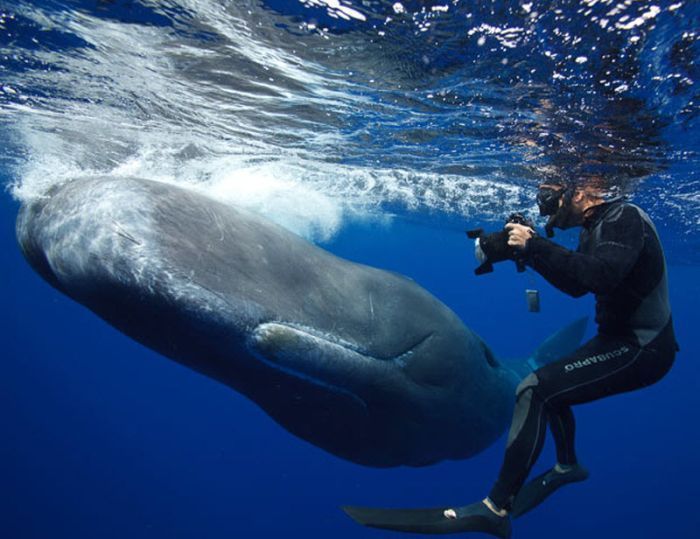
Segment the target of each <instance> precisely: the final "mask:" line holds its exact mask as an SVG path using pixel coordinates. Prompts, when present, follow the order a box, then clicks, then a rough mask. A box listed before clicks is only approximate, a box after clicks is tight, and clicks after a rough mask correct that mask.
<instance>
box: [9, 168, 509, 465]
mask: <svg viewBox="0 0 700 539" xmlns="http://www.w3.org/2000/svg"><path fill="white" fill-rule="evenodd" d="M17 238H18V241H19V243H20V246H21V248H22V251H23V253H24V255H25V257H26V259H27V260H28V261H29V263H30V264H31V266H32V267H33V268H34V269H35V270H36V271H37V272H38V273H39V274H40V275H41V276H42V277H43V278H44V279H45V280H46V281H48V282H49V283H50V284H51V285H52V286H54V287H55V288H57V289H58V290H60V291H61V292H63V293H65V294H66V295H68V296H69V297H71V298H72V299H74V300H75V301H77V302H79V303H81V304H83V305H84V306H86V307H87V308H88V309H90V310H92V311H93V312H94V313H96V314H97V315H98V316H100V317H101V318H103V319H104V320H106V321H107V322H108V323H109V324H111V325H112V326H114V327H116V328H118V329H119V330H120V331H122V332H123V333H124V334H126V335H128V336H129V337H131V338H133V339H135V340H137V341H139V342H140V343H142V344H144V345H146V346H148V347H149V348H151V349H153V350H155V351H157V352H159V353H160V354H162V355H164V356H167V357H168V358H171V359H173V360H175V361H177V362H178V363H181V364H183V365H186V366H187V367H189V368H191V369H194V370H195V371H198V372H200V373H203V374H204V375H206V376H208V377H211V378H213V379H215V380H218V381H219V382H222V383H224V384H226V385H227V386H230V387H231V388H233V389H235V390H236V391H239V392H240V393H242V394H244V395H246V396H247V397H248V398H250V399H251V400H253V401H254V402H255V403H257V404H258V405H259V406H260V407H261V408H262V409H263V410H265V412H267V414H269V415H270V416H271V417H272V418H273V419H274V420H275V421H277V422H278V423H279V424H280V425H282V426H283V427H284V428H286V429H287V430H288V431H290V432H292V433H293V434H295V435H297V436H299V437H301V438H303V439H304V440H307V441H308V442H310V443H312V444H314V445H316V446H318V447H320V448H323V449H325V450H326V451H329V452H330V453H333V454H335V455H337V456H339V457H341V458H344V459H347V460H350V461H353V462H356V463H359V464H364V465H368V466H377V467H389V466H398V465H410V466H422V465H427V464H431V463H434V462H437V461H440V460H443V459H463V458H468V457H470V456H473V455H474V454H476V453H478V452H479V451H481V450H483V449H484V448H486V447H487V446H489V445H490V444H491V443H493V442H494V441H495V440H496V439H497V438H498V437H499V436H500V435H501V433H502V432H503V431H504V429H505V427H506V426H507V424H508V423H509V421H510V417H511V413H512V407H513V402H514V396H513V395H514V388H515V386H516V384H517V383H518V379H519V377H518V376H517V375H516V374H515V373H514V372H513V371H512V370H511V369H510V368H507V367H506V366H504V365H502V364H500V363H499V362H498V361H497V360H496V359H495V358H494V356H493V354H492V353H491V351H490V350H489V348H488V347H487V346H486V345H485V344H484V342H483V341H482V340H481V339H480V338H479V337H478V336H477V335H475V334H474V333H473V332H472V331H470V330H469V329H468V328H467V327H466V326H465V325H464V324H463V323H462V322H461V320H460V319H459V318H458V317H457V316H456V315H455V314H454V313H453V312H452V311H451V310H450V309H449V308H448V307H446V306H445V305H444V304H443V303H441V302H440V301H439V300H438V299H436V298H435V297H433V296H432V295H431V294H430V293H429V292H427V291H426V290H425V289H423V288H422V287H420V286H419V285H418V284H416V283H415V282H414V281H412V280H410V279H408V278H405V277H402V276H400V275H397V274H395V273H393V272H388V271H383V270H380V269H377V268H373V267H369V266H365V265H361V264H356V263H353V262H350V261H348V260H344V259H342V258H339V257H336V256H334V255H332V254H331V253H329V252H327V251H325V250H323V249H320V248H318V247H316V246H314V245H313V244H311V243H309V242H307V241H306V240H304V239H302V238H300V237H298V236H296V235H294V234H293V233H291V232H289V231H287V230H286V229H284V228H282V227H280V226H278V225H276V224H274V223H272V222H270V221H269V220H267V219H265V218H263V217H261V216H259V215H257V214H255V213H252V212H249V211H246V210H244V209H241V208H237V207H232V206H229V205H226V204H223V203H220V202H217V201H215V200H213V199H210V198H208V197H207V196H205V195H203V194H200V193H197V192H195V191H192V190H187V189H183V188H181V187H176V186H173V185H170V184H165V183H159V182H154V181H150V180H144V179H137V178H114V177H96V178H87V179H78V180H74V181H70V182H67V183H65V184H63V185H62V186H59V187H54V188H53V189H52V190H51V191H50V192H49V193H48V194H47V195H46V196H44V197H41V198H37V199H34V200H32V201H29V202H26V203H25V204H23V206H22V207H21V208H20V211H19V214H18V218H17Z"/></svg>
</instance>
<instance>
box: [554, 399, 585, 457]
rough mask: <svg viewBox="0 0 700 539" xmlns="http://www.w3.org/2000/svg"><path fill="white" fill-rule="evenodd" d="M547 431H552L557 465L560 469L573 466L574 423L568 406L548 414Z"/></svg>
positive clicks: (574, 454) (574, 455) (572, 414)
mask: <svg viewBox="0 0 700 539" xmlns="http://www.w3.org/2000/svg"><path fill="white" fill-rule="evenodd" d="M549 429H550V430H551V431H552V437H553V438H554V445H555V447H556V449H557V463H558V464H559V465H560V467H562V468H564V467H570V466H573V465H575V464H576V463H577V462H578V461H577V460H576V450H575V448H574V439H575V434H576V421H575V419H574V413H573V412H572V411H571V407H570V406H562V407H561V408H558V409H556V410H551V409H550V412H549Z"/></svg>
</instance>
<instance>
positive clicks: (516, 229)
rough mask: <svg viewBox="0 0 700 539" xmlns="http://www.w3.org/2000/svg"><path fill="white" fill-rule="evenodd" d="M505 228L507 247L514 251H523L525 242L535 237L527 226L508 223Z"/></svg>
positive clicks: (533, 232)
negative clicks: (513, 248) (514, 249)
mask: <svg viewBox="0 0 700 539" xmlns="http://www.w3.org/2000/svg"><path fill="white" fill-rule="evenodd" d="M505 228H506V230H507V231H508V245H510V246H511V247H515V248H516V249H525V246H526V245H527V241H528V240H529V239H530V238H532V237H533V236H534V235H535V231H534V230H532V229H531V228H530V227H529V226H524V225H519V224H517V223H508V224H507V225H506V227H505Z"/></svg>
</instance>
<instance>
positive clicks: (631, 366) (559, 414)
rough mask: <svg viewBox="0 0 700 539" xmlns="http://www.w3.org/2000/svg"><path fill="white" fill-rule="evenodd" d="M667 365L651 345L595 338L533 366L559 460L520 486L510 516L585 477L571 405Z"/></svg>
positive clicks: (634, 383) (628, 387)
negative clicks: (576, 446) (547, 362)
mask: <svg viewBox="0 0 700 539" xmlns="http://www.w3.org/2000/svg"><path fill="white" fill-rule="evenodd" d="M670 361H671V362H672V358H670ZM669 367H670V362H669V361H667V360H665V358H663V357H660V356H659V354H658V353H657V352H656V350H655V349H654V348H649V349H644V348H639V347H638V346H635V345H634V344H631V343H630V342H629V341H626V340H622V339H611V338H601V337H596V338H594V339H592V340H591V341H589V342H588V343H586V344H585V345H584V346H583V347H581V348H580V349H579V350H577V351H576V352H574V353H573V354H572V355H571V356H568V357H567V358H564V359H562V360H560V361H557V362H555V363H552V364H550V365H547V366H545V367H542V368H541V369H538V370H537V371H536V375H537V378H538V382H539V383H538V387H537V392H538V394H540V395H541V397H542V398H543V401H544V406H545V409H546V410H547V413H548V417H549V421H550V428H551V429H552V434H553V436H554V439H555V442H556V448H557V461H558V463H557V465H556V466H555V467H554V468H552V469H551V470H549V471H547V472H545V473H543V474H541V475H540V476H538V477H536V478H535V479H533V480H532V481H530V482H529V483H527V484H526V485H525V486H524V487H522V488H521V489H520V491H519V492H518V494H517V496H516V497H515V500H514V501H513V506H512V513H513V515H514V516H519V515H522V514H524V513H526V512H527V511H529V510H531V509H533V508H534V507H536V506H537V505H539V504H540V503H542V502H543V501H544V500H545V499H546V498H547V497H548V496H550V495H551V494H552V493H554V492H555V491H556V490H558V489H559V488H560V487H562V486H564V485H566V484H569V483H574V482H578V481H583V480H584V479H586V478H587V477H588V471H587V470H586V469H585V468H583V467H582V466H580V465H579V464H578V463H577V460H576V454H575V451H574V433H575V423H574V419H573V414H572V413H571V406H572V405H575V404H582V403H585V402H591V401H594V400H597V399H600V398H602V397H607V396H610V395H614V394H618V393H623V392H627V391H633V390H635V389H639V388H641V387H645V386H646V385H649V384H650V383H653V382H654V381H656V380H658V379H659V378H660V377H661V376H663V374H665V372H666V371H667V370H668V368H669Z"/></svg>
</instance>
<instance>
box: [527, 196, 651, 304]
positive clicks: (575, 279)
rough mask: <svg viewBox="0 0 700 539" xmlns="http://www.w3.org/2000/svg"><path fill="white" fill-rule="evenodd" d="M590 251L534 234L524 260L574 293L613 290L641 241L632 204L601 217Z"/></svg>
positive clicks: (638, 218)
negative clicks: (598, 231)
mask: <svg viewBox="0 0 700 539" xmlns="http://www.w3.org/2000/svg"><path fill="white" fill-rule="evenodd" d="M599 226H600V227H601V228H600V236H599V239H598V241H597V243H596V244H595V246H594V250H593V252H592V253H591V254H584V253H580V252H575V251H570V250H569V249H566V248H564V247H562V246H560V245H557V244H556V243H554V242H552V241H549V240H547V239H545V238H542V237H539V236H536V237H533V238H531V239H530V240H529V241H528V242H527V248H526V255H527V263H528V265H530V266H531V267H532V268H534V269H535V271H537V272H538V273H539V274H540V275H542V276H543V277H544V278H545V279H547V281H549V282H550V283H551V284H552V285H554V286H555V287H557V288H558V289H559V290H561V291H563V292H565V293H567V294H570V295H572V296H574V297H580V296H582V295H584V294H585V293H587V292H593V293H594V294H606V293H609V292H611V291H613V290H614V289H615V288H616V287H617V286H618V285H619V284H620V282H621V281H622V280H623V279H624V278H625V277H626V276H627V274H628V273H629V272H630V270H631V269H632V266H633V265H634V263H635V261H636V260H637V258H638V257H639V253H640V252H641V250H642V247H643V245H644V225H643V222H642V217H641V215H640V214H639V212H638V211H637V210H636V209H635V208H634V207H633V206H626V207H624V208H622V211H621V212H620V214H619V215H616V216H615V218H614V219H613V218H611V219H608V220H603V222H602V223H601V224H600V225H599Z"/></svg>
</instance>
